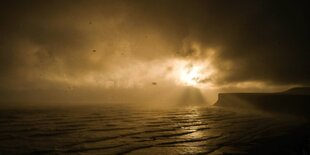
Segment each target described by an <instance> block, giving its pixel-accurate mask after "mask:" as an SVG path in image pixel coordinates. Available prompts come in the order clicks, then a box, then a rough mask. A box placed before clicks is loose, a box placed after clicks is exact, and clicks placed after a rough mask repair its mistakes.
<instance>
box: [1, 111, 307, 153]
mask: <svg viewBox="0 0 310 155" xmlns="http://www.w3.org/2000/svg"><path fill="white" fill-rule="evenodd" d="M0 116H1V117H0V154H148V155H151V154H213V155H214V154H275V153H281V154H302V153H303V152H304V153H309V150H308V149H309V134H308V130H307V123H305V122H303V121H298V120H296V119H295V120H294V119H291V120H288V119H287V118H285V119H284V118H275V117H272V116H270V115H262V114H259V115H258V114H249V113H247V114H242V113H237V112H233V111H229V110H226V109H225V108H219V107H190V106H189V107H180V108H169V109H151V108H148V109H143V108H141V109H136V108H134V107H124V106H123V107H117V106H98V107H94V106H92V107H78V106H76V107H71V108H68V107H64V108H37V109H33V108H29V109H22V108H17V109H16V108H14V109H12V108H11V109H1V110H0Z"/></svg>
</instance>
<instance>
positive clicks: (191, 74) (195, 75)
mask: <svg viewBox="0 0 310 155" xmlns="http://www.w3.org/2000/svg"><path fill="white" fill-rule="evenodd" d="M201 69H202V68H201V67H199V66H189V67H185V68H184V69H183V70H181V73H180V80H181V81H182V82H183V83H184V84H186V85H188V86H196V85H197V84H198V83H199V81H200V79H201V76H202V73H201Z"/></svg>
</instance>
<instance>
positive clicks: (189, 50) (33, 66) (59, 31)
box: [0, 0, 310, 103]
mask: <svg viewBox="0 0 310 155" xmlns="http://www.w3.org/2000/svg"><path fill="white" fill-rule="evenodd" d="M306 6H307V5H306V4H304V3H302V2H296V1H294V2H293V1H278V2H271V1H258V0H257V1H255V0H251V1H249V0H244V1H239V0H237V1H231V0H226V1H221V0H220V1H219V0H214V1H211V0H201V1H199V0H154V1H151V0H141V1H137V0H127V1H126V0H111V1H108V0H102V1H95V0H84V1H78V0H74V1H70V0H66V1H60V0H59V1H56V0H55V1H39V0H38V1H34V0H27V1H14V0H12V1H7V2H6V1H1V4H0V19H1V24H0V74H1V76H0V92H1V102H4V103H5V102H23V101H25V102H26V101H27V102H32V101H36V102H40V101H42V102H44V101H46V100H48V101H51V102H52V101H55V102H68V101H72V102H75V101H83V102H110V101H113V100H116V101H117V102H136V101H140V102H143V101H144V100H151V99H152V96H153V95H152V93H157V94H158V93H161V94H165V95H163V96H169V95H167V93H163V92H171V91H172V92H180V93H181V89H182V88H184V87H185V86H184V85H182V84H181V83H180V81H179V77H178V72H179V71H180V70H182V68H183V69H184V68H185V69H187V68H192V67H195V66H202V69H201V71H200V72H201V76H200V77H199V80H197V83H198V85H199V89H201V90H205V91H209V90H216V92H221V91H224V90H230V91H241V90H242V91H245V90H249V91H253V90H266V91H269V90H271V89H274V88H288V87H291V86H308V85H309V84H310V71H309V68H310V62H309V58H310V51H309V42H308V37H309V36H310V35H309V27H310V26H309V24H308V20H309V19H308V18H307V17H308V14H309V11H308V10H307V7H306ZM154 82H155V83H154ZM175 94H177V93H175ZM115 96H122V99H115V98H119V97H115ZM172 96H173V95H172ZM175 96H177V95H175ZM165 98H169V97H162V99H163V100H164V99H165Z"/></svg>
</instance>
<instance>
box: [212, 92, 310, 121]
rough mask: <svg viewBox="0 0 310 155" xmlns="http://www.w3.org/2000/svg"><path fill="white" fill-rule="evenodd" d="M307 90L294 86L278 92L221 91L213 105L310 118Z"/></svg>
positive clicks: (309, 96) (309, 101) (309, 99)
mask: <svg viewBox="0 0 310 155" xmlns="http://www.w3.org/2000/svg"><path fill="white" fill-rule="evenodd" d="M301 90H302V91H301ZM309 90H310V89H303V88H302V89H297V88H294V89H290V90H288V91H285V92H280V93H221V94H219V95H218V100H217V102H216V103H215V105H216V106H222V107H229V108H234V109H257V110H262V111H266V112H271V113H279V114H289V115H298V116H306V117H309V118H310V95H309V94H308V92H309ZM292 92H293V93H292Z"/></svg>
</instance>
